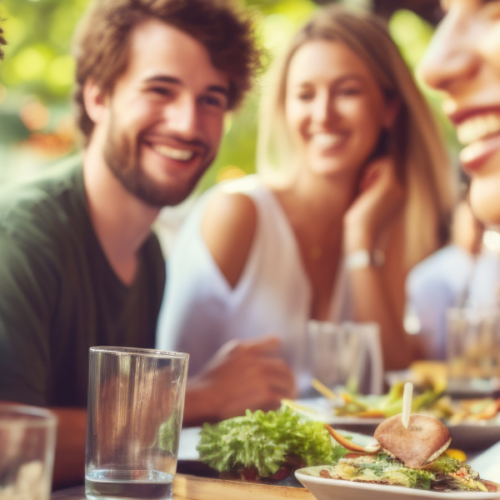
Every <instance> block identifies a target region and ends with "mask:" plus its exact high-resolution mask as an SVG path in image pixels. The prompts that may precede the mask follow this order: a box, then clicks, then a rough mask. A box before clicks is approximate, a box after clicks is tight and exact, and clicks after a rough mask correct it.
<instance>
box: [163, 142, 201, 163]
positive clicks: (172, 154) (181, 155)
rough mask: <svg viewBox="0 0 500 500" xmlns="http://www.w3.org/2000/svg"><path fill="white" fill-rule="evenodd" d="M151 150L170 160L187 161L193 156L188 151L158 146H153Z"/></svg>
mask: <svg viewBox="0 0 500 500" xmlns="http://www.w3.org/2000/svg"><path fill="white" fill-rule="evenodd" d="M153 149H154V150H155V151H156V152H157V153H160V154H161V155H162V156H166V157H167V158H171V159H172V160H180V161H188V160H190V159H191V158H192V157H193V156H194V152H193V151H190V150H189V149H176V148H170V147H168V146H163V145H160V144H155V145H153Z"/></svg>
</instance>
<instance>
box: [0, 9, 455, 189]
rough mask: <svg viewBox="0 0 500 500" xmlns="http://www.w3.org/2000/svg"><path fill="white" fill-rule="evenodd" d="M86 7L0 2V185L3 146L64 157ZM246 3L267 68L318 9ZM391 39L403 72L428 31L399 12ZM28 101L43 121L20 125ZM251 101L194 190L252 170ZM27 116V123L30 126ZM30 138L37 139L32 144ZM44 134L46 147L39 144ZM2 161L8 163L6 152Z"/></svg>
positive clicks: (254, 112) (254, 110)
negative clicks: (1, 48) (0, 53)
mask: <svg viewBox="0 0 500 500" xmlns="http://www.w3.org/2000/svg"><path fill="white" fill-rule="evenodd" d="M89 1H90V0H0V17H1V18H3V19H4V21H3V27H4V29H5V32H6V37H7V40H8V42H9V45H8V47H7V49H6V51H5V52H6V57H5V60H4V62H3V63H2V64H1V65H0V137H1V139H0V181H1V180H2V168H8V167H6V165H7V164H8V161H7V160H6V158H7V153H6V151H7V149H6V148H5V146H4V148H3V149H2V148H1V144H2V143H3V144H5V143H9V144H12V143H19V142H20V141H27V140H28V143H25V144H28V147H32V149H34V150H35V149H36V148H37V147H38V148H41V151H42V152H45V153H47V150H46V149H45V150H44V149H43V148H47V147H54V145H56V146H57V147H55V149H54V150H53V154H50V152H49V154H45V157H44V155H43V154H42V155H41V157H39V158H38V157H37V158H38V159H39V161H42V160H44V159H45V160H46V158H55V157H57V156H59V155H61V154H65V153H67V150H68V141H69V139H68V138H63V140H62V142H61V140H59V139H60V138H59V139H58V136H57V134H61V127H66V126H68V125H67V124H68V120H67V117H68V116H70V115H71V104H70V96H71V90H72V83H73V73H74V62H73V59H72V57H71V39H72V35H73V32H74V29H75V26H76V25H77V23H78V20H79V19H80V17H81V16H82V14H83V12H84V11H85V9H86V7H87V5H88V4H89ZM246 4H247V6H248V7H249V8H250V9H252V10H253V11H254V14H255V17H256V21H257V26H258V36H259V37H260V39H261V41H262V43H263V45H264V47H265V48H266V50H267V54H268V56H267V57H266V62H268V61H269V60H272V59H273V58H274V57H275V56H276V55H278V53H279V52H280V50H282V49H283V48H284V47H286V45H287V43H288V41H289V40H290V38H291V37H292V35H293V33H294V32H295V31H296V30H297V29H298V27H299V26H300V25H301V24H303V23H304V22H305V21H306V20H307V19H308V18H309V16H310V15H311V13H312V12H313V11H314V10H315V9H316V8H317V5H316V4H315V3H313V2H312V1H311V0H246ZM390 32H391V35H392V36H393V38H394V39H395V41H396V43H397V44H398V46H399V47H400V49H401V52H402V54H403V56H404V57H405V59H406V60H407V62H408V64H409V65H410V67H412V68H415V66H416V65H417V63H418V61H419V60H420V58H421V57H422V54H423V52H424V51H425V48H426V46H427V44H428V42H429V39H430V37H431V35H432V28H431V27H430V26H428V25H427V24H425V23H424V22H423V21H422V20H421V19H420V18H418V17H417V16H416V15H415V14H412V13H410V12H407V11H400V12H398V13H396V15H395V16H394V17H393V19H392V20H391V22H390ZM431 100H432V101H434V102H436V103H437V100H436V96H434V95H431ZM30 102H31V103H32V102H38V103H41V104H43V106H45V107H46V108H47V110H48V115H47V120H44V116H40V114H41V115H43V112H42V111H41V110H40V109H38V111H37V109H35V110H34V111H37V112H38V115H36V113H35V114H33V113H34V111H33V110H32V109H31V108H30V110H28V111H29V113H31V115H30V114H29V113H28V121H27V120H26V119H25V118H24V116H25V115H26V113H24V114H23V109H24V107H26V103H30ZM258 102H259V98H258V91H257V90H256V91H254V93H253V94H252V95H250V96H249V98H248V99H247V101H246V103H245V105H244V106H243V107H242V109H241V110H239V112H238V113H237V114H235V116H231V117H229V119H228V120H227V126H226V129H227V133H226V138H225V140H224V143H223V146H222V148H221V151H220V154H219V157H218V158H217V160H216V162H215V164H214V165H213V167H212V168H211V169H210V170H209V172H207V174H206V176H205V178H204V179H203V181H202V183H201V189H206V188H207V187H209V186H210V185H212V184H214V183H215V182H216V181H217V180H220V179H221V178H227V177H233V176H235V175H238V174H242V173H243V172H245V173H249V172H253V171H254V168H255V167H254V165H255V142H256V130H257V121H258ZM29 116H34V118H33V119H31V121H30V118H29ZM65 120H66V121H65ZM61 124H63V125H62V126H61ZM33 131H35V132H36V137H35V139H36V140H35V141H34V142H33V141H32V139H33ZM40 134H42V135H40ZM43 134H47V135H48V136H50V137H51V140H50V141H48V142H47V140H41V138H42V139H43ZM51 134H52V135H51ZM54 134H55V135H54ZM450 137H451V133H450ZM29 141H31V142H29ZM61 144H62V145H61ZM39 156H40V155H39ZM35 157H36V155H35V156H34V157H33V158H35ZM9 158H11V159H12V158H13V156H12V153H11V152H10V153H9ZM14 158H15V155H14ZM33 161H35V160H33ZM4 177H5V176H4Z"/></svg>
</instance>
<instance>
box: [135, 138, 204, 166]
mask: <svg viewBox="0 0 500 500" xmlns="http://www.w3.org/2000/svg"><path fill="white" fill-rule="evenodd" d="M143 142H144V144H145V145H146V146H148V147H149V148H151V149H152V150H153V151H154V152H155V153H157V154H158V155H160V156H162V157H163V158H167V159H168V160H174V161H175V162H178V163H184V164H188V163H190V162H192V161H193V160H194V159H195V158H197V157H202V156H204V155H205V154H206V152H207V150H208V148H207V146H206V145H205V144H204V143H202V142H201V141H199V140H195V141H184V140H181V139H180V138H177V137H166V136H159V135H149V136H146V137H144V139H143Z"/></svg>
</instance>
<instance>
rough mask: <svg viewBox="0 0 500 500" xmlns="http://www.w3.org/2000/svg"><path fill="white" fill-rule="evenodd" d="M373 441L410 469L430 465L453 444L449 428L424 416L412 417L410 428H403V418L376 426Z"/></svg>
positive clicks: (389, 420)
mask: <svg viewBox="0 0 500 500" xmlns="http://www.w3.org/2000/svg"><path fill="white" fill-rule="evenodd" d="M374 438H375V439H376V440H377V442H378V443H379V444H380V446H381V447H382V448H383V449H384V450H386V451H389V452H390V453H392V454H393V455H395V456H396V457H398V458H399V459H400V460H401V461H402V462H403V463H404V464H405V466H406V467H410V468H411V469H420V468H422V467H423V466H425V465H427V464H429V463H430V462H432V461H433V460H435V459H436V458H438V457H439V456H441V455H442V454H443V453H444V452H445V451H446V449H447V448H448V447H449V446H450V443H451V437H450V431H449V430H448V428H447V427H446V425H444V424H443V423H442V422H441V421H439V420H438V419H436V418H432V417H427V416H425V415H411V416H410V422H409V425H408V428H405V426H404V425H403V421H402V418H401V415H396V416H394V417H391V418H388V419H387V420H385V421H384V422H382V423H381V424H380V425H379V426H378V427H377V429H376V430H375V434H374Z"/></svg>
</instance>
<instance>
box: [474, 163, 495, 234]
mask: <svg viewBox="0 0 500 500" xmlns="http://www.w3.org/2000/svg"><path fill="white" fill-rule="evenodd" d="M470 205H471V208H472V211H473V212H474V215H475V216H476V217H477V218H478V219H479V220H481V221H482V222H484V223H485V224H492V225H493V224H494V225H499V224H500V163H499V165H498V169H497V170H496V171H495V172H492V173H491V174H490V175H485V176H476V177H473V179H472V182H471V188H470Z"/></svg>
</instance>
